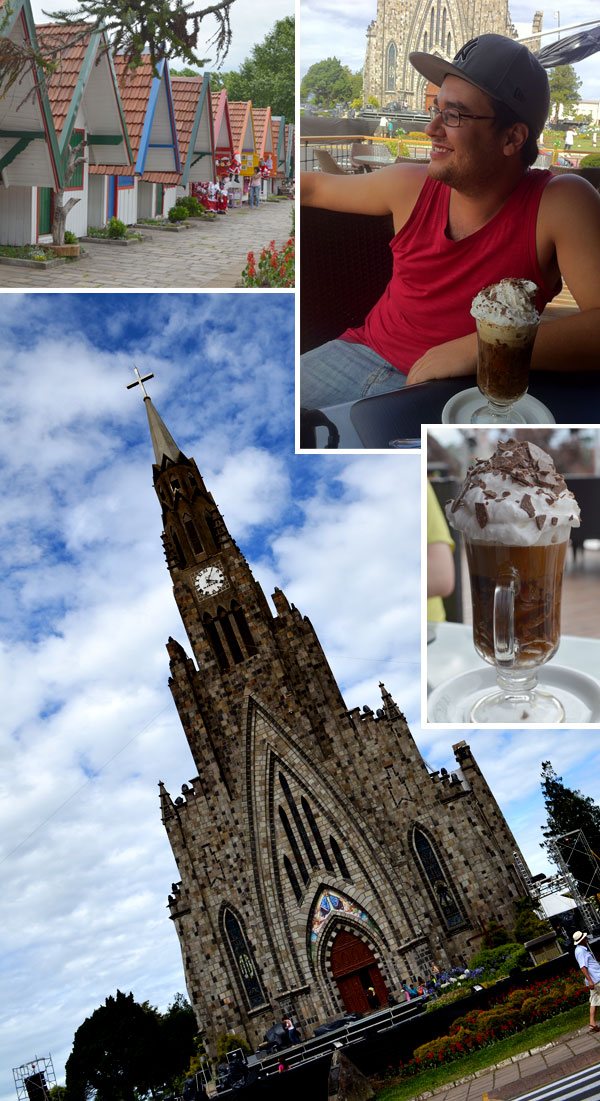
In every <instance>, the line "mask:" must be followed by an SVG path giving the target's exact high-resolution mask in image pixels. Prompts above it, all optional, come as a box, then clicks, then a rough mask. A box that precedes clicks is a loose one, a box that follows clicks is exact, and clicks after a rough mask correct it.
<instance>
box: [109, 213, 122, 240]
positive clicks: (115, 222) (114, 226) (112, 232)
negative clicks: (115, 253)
mask: <svg viewBox="0 0 600 1101" xmlns="http://www.w3.org/2000/svg"><path fill="white" fill-rule="evenodd" d="M106 228H107V230H108V236H109V237H114V238H119V237H126V236H127V226H126V225H125V222H122V221H121V219H120V218H111V219H110V221H109V223H108V225H107V227H106Z"/></svg>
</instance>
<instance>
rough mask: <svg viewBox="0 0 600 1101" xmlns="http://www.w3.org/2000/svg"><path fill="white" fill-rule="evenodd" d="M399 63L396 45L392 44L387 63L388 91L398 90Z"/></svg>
mask: <svg viewBox="0 0 600 1101" xmlns="http://www.w3.org/2000/svg"><path fill="white" fill-rule="evenodd" d="M397 61H398V50H397V49H396V43H395V42H390V44H389V46H388V48H387V53H386V63H385V86H386V88H387V90H388V91H390V92H393V91H395V89H396V64H397Z"/></svg>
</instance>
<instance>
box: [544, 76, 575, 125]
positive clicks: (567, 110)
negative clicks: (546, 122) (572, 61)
mask: <svg viewBox="0 0 600 1101" xmlns="http://www.w3.org/2000/svg"><path fill="white" fill-rule="evenodd" d="M548 81H549V84H550V103H551V105H552V106H551V110H552V117H553V118H554V119H555V120H556V119H558V117H559V108H560V107H561V106H562V109H563V111H562V113H563V115H565V116H566V117H567V118H569V117H570V116H571V114H572V113H573V110H574V108H575V107H576V105H577V104H578V103H579V101H580V99H581V96H580V95H579V89H580V88H581V80H580V79H579V77H578V76H577V73H576V72H575V69H574V68H573V66H572V65H558V66H557V67H556V69H550V70H549V72H548Z"/></svg>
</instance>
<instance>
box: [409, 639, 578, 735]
mask: <svg viewBox="0 0 600 1101" xmlns="http://www.w3.org/2000/svg"><path fill="white" fill-rule="evenodd" d="M599 629H600V628H599ZM427 637H428V643H427V649H426V655H425V660H424V670H423V677H424V678H425V671H426V698H427V703H429V702H430V700H431V694H432V692H435V693H436V696H437V697H439V694H440V692H439V690H440V689H442V687H443V686H444V685H446V686H448V688H449V689H450V691H451V690H452V683H453V682H454V683H456V682H455V678H457V677H459V676H461V675H464V674H467V673H470V672H471V671H472V670H473V671H474V670H483V671H484V672H485V671H487V670H489V671H490V672H491V681H490V685H491V686H492V687H493V685H494V673H493V669H492V667H491V666H489V665H487V664H486V662H484V661H483V660H482V659H481V658H480V657H479V656H478V655H477V654H476V652H475V649H474V647H473V628H472V627H471V625H470V624H464V623H430V624H428V636H427ZM553 666H556V667H560V669H562V670H568V671H570V672H571V671H572V672H573V673H574V676H575V677H577V675H578V674H583V675H584V676H587V677H590V678H592V679H593V681H595V682H596V683H597V685H598V687H597V693H596V694H597V697H598V703H597V705H598V706H600V681H599V680H598V678H599V677H600V639H595V638H582V637H580V636H578V635H562V637H561V641H560V646H559V648H558V651H557V653H556V654H555V656H554V657H553V658H552V660H551V661H549V662H548V663H547V664H546V665H545V666H542V667H541V670H540V681H541V682H543V677H544V675H545V674H547V676H548V678H549V679H550V680H551V679H552V667H553ZM574 683H575V682H574ZM589 688H590V691H591V696H592V699H594V698H595V693H594V688H593V686H592V685H590V686H589ZM559 694H560V693H559ZM434 699H435V697H434ZM424 709H426V710H427V718H426V716H425V714H424V715H423V716H422V718H423V721H424V722H425V721H426V722H427V724H430V723H432V724H434V725H438V723H442V724H443V725H448V722H451V721H452V720H446V721H445V720H444V719H443V718H436V717H435V716H433V715H431V708H426V707H425V708H424ZM579 721H580V720H579V719H575V720H573V723H574V725H579ZM581 721H582V722H583V723H585V724H586V725H587V724H590V725H592V726H597V728H598V729H599V730H600V715H598V718H597V719H596V718H593V717H592V716H590V717H588V718H585V719H582V720H581ZM458 725H461V721H459V722H458ZM470 725H473V724H470ZM494 725H495V726H498V725H499V724H497V723H496V724H494ZM511 725H513V724H510V723H506V724H502V728H503V729H504V726H506V727H511ZM561 725H567V726H568V725H569V723H568V717H567V723H566V724H561Z"/></svg>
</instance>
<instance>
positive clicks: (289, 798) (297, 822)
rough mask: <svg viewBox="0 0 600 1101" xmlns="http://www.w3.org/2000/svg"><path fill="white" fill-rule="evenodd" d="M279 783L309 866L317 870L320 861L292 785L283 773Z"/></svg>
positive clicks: (280, 774) (280, 775)
mask: <svg viewBox="0 0 600 1101" xmlns="http://www.w3.org/2000/svg"><path fill="white" fill-rule="evenodd" d="M279 783H280V784H281V788H282V791H283V794H284V795H285V800H286V803H287V805H288V807H289V809H290V813H291V815H292V818H293V820H294V826H295V828H296V830H297V832H298V834H299V836H300V840H301V841H302V845H303V847H304V852H305V853H306V855H307V857H308V861H309V864H310V866H311V868H317V867H318V866H319V861H318V860H317V858H316V856H315V851H314V849H313V847H312V845H311V843H310V838H309V836H308V834H307V832H306V829H305V828H304V822H303V821H302V818H301V817H300V812H299V811H298V807H297V806H296V800H295V799H294V796H293V795H292V792H291V790H290V785H289V784H288V782H287V780H286V778H285V776H284V775H283V773H282V772H280V773H279Z"/></svg>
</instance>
